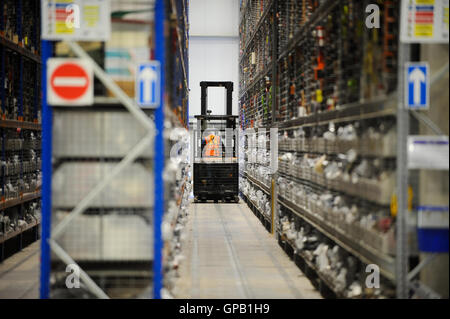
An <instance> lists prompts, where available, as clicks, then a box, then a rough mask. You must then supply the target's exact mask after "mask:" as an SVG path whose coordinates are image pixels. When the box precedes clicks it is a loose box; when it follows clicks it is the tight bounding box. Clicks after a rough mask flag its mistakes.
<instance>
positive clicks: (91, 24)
mask: <svg viewBox="0 0 450 319" xmlns="http://www.w3.org/2000/svg"><path fill="white" fill-rule="evenodd" d="M41 8H42V9H41V11H42V13H41V23H42V39H45V40H53V41H64V40H73V41H75V40H76V41H106V40H108V39H109V37H110V34H111V8H110V1H109V0H89V1H87V0H41Z"/></svg>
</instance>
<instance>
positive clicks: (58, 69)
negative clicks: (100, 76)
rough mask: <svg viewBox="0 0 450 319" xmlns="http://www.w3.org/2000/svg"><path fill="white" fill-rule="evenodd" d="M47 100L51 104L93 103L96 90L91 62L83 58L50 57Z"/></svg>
mask: <svg viewBox="0 0 450 319" xmlns="http://www.w3.org/2000/svg"><path fill="white" fill-rule="evenodd" d="M47 102H48V104H50V105H68V106H72V105H92V104H93V102H94V90H93V71H92V65H91V63H90V62H89V61H88V60H83V59H63V58H53V59H49V60H48V62H47Z"/></svg>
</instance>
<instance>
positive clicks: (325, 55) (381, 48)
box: [240, 0, 399, 297]
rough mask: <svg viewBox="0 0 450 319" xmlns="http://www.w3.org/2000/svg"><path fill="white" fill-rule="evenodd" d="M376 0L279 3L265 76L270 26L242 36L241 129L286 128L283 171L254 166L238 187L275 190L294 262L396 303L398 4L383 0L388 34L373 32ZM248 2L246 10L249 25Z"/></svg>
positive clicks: (353, 292)
mask: <svg viewBox="0 0 450 319" xmlns="http://www.w3.org/2000/svg"><path fill="white" fill-rule="evenodd" d="M367 4H368V3H367V1H356V0H339V1H331V0H301V1H294V0H287V1H278V2H277V4H276V5H275V4H274V3H271V4H270V5H269V6H268V7H267V10H268V11H269V13H268V14H267V15H266V16H264V15H263V17H266V19H269V17H271V15H273V16H274V19H275V25H276V28H274V29H273V30H270V31H269V34H267V33H266V34H265V37H266V38H270V39H272V42H271V45H272V50H269V51H271V52H275V54H276V56H272V57H271V60H270V61H271V63H270V64H267V65H262V68H261V67H258V64H257V62H258V61H259V60H258V58H259V53H258V52H259V51H258V50H257V49H256V48H257V47H258V39H261V38H264V32H267V30H265V29H264V23H259V24H257V28H256V29H254V30H253V31H252V30H247V29H244V30H241V31H242V32H243V33H241V57H242V58H241V61H240V66H241V68H240V71H241V74H240V76H241V82H240V85H241V86H240V92H241V93H240V94H241V95H240V120H241V129H242V130H244V131H245V130H249V129H254V128H257V129H258V131H260V130H262V129H265V130H267V131H268V130H269V128H278V133H279V136H278V151H279V153H278V155H279V156H278V158H279V162H278V171H277V173H276V174H275V175H273V174H270V173H266V172H264V171H261V170H260V169H259V168H258V165H259V164H258V162H257V161H256V162H255V164H254V163H253V162H252V165H248V164H246V166H245V169H246V175H245V176H244V177H245V178H246V181H245V182H244V181H243V182H242V183H241V185H242V188H241V191H242V190H243V189H245V190H246V192H247V193H248V194H252V193H249V192H250V191H252V190H253V189H254V188H256V189H258V188H257V185H256V186H255V184H256V182H258V183H261V181H264V183H267V182H268V185H266V186H268V187H270V186H271V182H272V180H273V181H274V182H275V184H276V190H277V192H276V193H275V194H276V196H277V198H276V201H275V202H277V203H278V207H279V208H278V209H277V210H276V212H275V213H274V214H275V215H276V216H277V221H276V225H275V226H276V231H277V233H278V235H279V238H280V243H282V246H283V245H288V246H290V247H291V248H293V249H294V250H295V253H293V256H294V257H295V256H297V257H298V258H301V259H302V260H306V259H307V262H306V264H309V266H308V267H309V268H308V269H310V270H311V272H313V273H316V277H317V276H319V277H317V278H319V279H318V280H319V281H323V283H325V286H327V287H328V288H329V289H328V290H329V291H328V292H329V293H330V294H331V295H334V296H340V297H383V296H391V295H392V287H393V286H394V284H395V281H394V272H395V269H394V268H395V263H394V260H395V257H394V254H395V234H394V230H395V216H394V215H393V214H392V212H391V199H392V196H393V194H394V192H395V170H396V143H395V141H396V139H397V135H396V126H397V125H396V117H395V116H396V108H395V106H396V102H395V99H393V98H392V97H393V93H394V92H395V90H396V83H397V55H398V52H397V42H398V34H397V32H398V30H399V25H398V12H399V4H398V2H395V1H389V0H385V1H377V5H378V7H379V8H380V26H381V27H380V28H373V29H370V28H366V27H365V26H364V24H365V17H366V16H367V14H366V13H365V8H366V6H367ZM249 5H251V2H248V3H247V6H243V7H241V14H242V16H243V17H245V16H246V15H247V14H248V12H249V11H250V8H249ZM261 34H263V35H261ZM249 39H250V40H249ZM242 43H244V45H242ZM252 57H255V59H254V61H253V60H252ZM251 62H255V64H254V65H252V64H251ZM264 79H267V83H268V84H269V85H268V86H266V92H267V93H268V94H270V97H271V99H270V101H271V106H270V108H267V110H268V111H267V113H268V114H266V111H265V110H264V103H261V102H260V101H262V98H261V97H260V96H261V95H262V94H261V93H260V92H262V89H263V87H264V84H263V80H264ZM267 88H269V89H267ZM266 96H267V95H266ZM266 96H265V97H266ZM272 97H273V98H274V99H273V100H272ZM265 101H267V98H266V99H265ZM261 114H262V115H263V116H261ZM247 135H248V134H247ZM273 138H277V137H273ZM241 145H243V146H244V148H245V149H244V151H243V153H244V154H253V153H256V154H258V153H259V150H252V149H251V147H250V146H249V144H248V143H246V144H245V143H242V144H241ZM267 157H268V158H269V156H267ZM268 191H269V193H270V188H268ZM249 196H250V195H249ZM252 196H257V195H256V192H255V193H254V195H252ZM304 242H308V243H310V242H311V244H308V245H303V243H304ZM283 247H285V246H283ZM305 247H307V248H305ZM291 253H292V252H291ZM308 254H309V255H310V256H307V255H308ZM297 257H296V258H297ZM306 257H307V258H306ZM349 260H350V261H349ZM372 263H373V264H377V265H379V267H380V272H381V276H382V282H383V285H382V287H381V288H380V289H376V290H370V291H368V290H367V289H364V288H362V283H361V280H362V277H363V276H362V275H363V274H364V271H365V266H366V265H369V264H372ZM299 264H301V265H305V262H299ZM302 267H303V266H302ZM344 279H345V280H344ZM327 283H328V284H327Z"/></svg>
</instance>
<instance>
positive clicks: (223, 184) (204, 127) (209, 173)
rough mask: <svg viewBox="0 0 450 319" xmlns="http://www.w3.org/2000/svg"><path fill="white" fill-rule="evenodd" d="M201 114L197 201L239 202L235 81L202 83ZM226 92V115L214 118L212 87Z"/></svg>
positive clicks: (196, 162) (196, 142)
mask: <svg viewBox="0 0 450 319" xmlns="http://www.w3.org/2000/svg"><path fill="white" fill-rule="evenodd" d="M200 86H201V115H197V116H195V118H196V119H197V128H196V129H195V132H194V202H206V201H207V200H214V202H216V203H217V202H218V201H223V202H236V203H238V202H239V163H238V158H237V157H238V138H237V132H236V120H237V118H238V116H235V115H232V93H233V82H209V81H208V82H206V81H203V82H200ZM209 87H224V88H225V89H226V114H225V115H211V111H210V110H208V88H209Z"/></svg>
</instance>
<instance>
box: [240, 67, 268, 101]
mask: <svg viewBox="0 0 450 319" xmlns="http://www.w3.org/2000/svg"><path fill="white" fill-rule="evenodd" d="M271 71H272V69H271V68H267V69H266V70H264V71H261V72H260V73H259V74H258V75H257V76H256V77H255V78H254V80H253V81H251V83H250V84H249V85H247V86H246V87H245V90H244V91H243V92H242V93H241V94H240V96H239V99H242V98H243V97H244V95H245V94H246V93H247V92H249V91H250V90H251V89H252V88H253V87H254V86H255V85H256V83H258V82H259V81H261V80H262V79H263V78H264V77H265V76H266V75H267V74H269V73H270V72H271Z"/></svg>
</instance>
